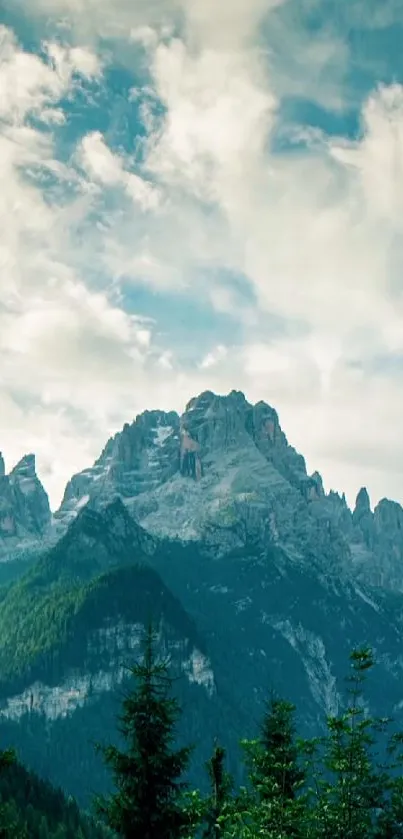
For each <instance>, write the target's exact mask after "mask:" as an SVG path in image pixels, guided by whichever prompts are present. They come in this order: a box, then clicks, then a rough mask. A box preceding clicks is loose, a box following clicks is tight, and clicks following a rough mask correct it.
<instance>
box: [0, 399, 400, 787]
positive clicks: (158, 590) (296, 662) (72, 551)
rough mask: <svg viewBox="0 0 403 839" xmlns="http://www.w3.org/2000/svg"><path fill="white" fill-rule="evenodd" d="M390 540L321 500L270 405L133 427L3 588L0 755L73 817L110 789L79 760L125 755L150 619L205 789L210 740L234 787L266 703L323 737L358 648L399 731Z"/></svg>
mask: <svg viewBox="0 0 403 839" xmlns="http://www.w3.org/2000/svg"><path fill="white" fill-rule="evenodd" d="M402 521H403V510H402V508H401V507H400V505H398V504H396V503H395V502H392V501H387V500H383V501H381V502H380V503H379V504H378V505H377V507H376V508H375V510H374V511H372V510H371V505H370V500H369V497H368V493H367V492H366V490H365V489H362V490H361V491H360V492H359V494H358V497H357V502H356V505H355V508H354V510H353V511H351V510H350V509H349V508H348V506H347V504H346V500H345V497H344V496H343V495H339V494H338V493H336V492H334V491H330V492H329V493H326V492H325V491H324V488H323V483H322V479H321V477H320V475H319V474H318V473H316V472H315V473H314V474H313V475H308V473H307V470H306V465H305V461H304V459H303V457H302V456H301V455H300V454H298V453H297V452H296V451H295V449H294V448H293V447H292V446H290V445H289V443H288V441H287V438H286V436H285V434H284V432H283V431H282V429H281V427H280V423H279V419H278V415H277V413H276V412H275V410H274V409H273V408H271V407H270V406H269V405H267V404H266V403H264V402H258V403H257V404H256V405H251V404H250V403H248V402H247V400H246V399H245V397H244V396H243V394H241V393H239V392H236V391H232V392H231V393H230V394H229V395H228V396H225V397H220V396H216V395H215V394H213V393H211V392H206V393H203V394H201V395H200V396H199V397H196V398H194V399H192V400H191V401H190V402H189V404H188V405H187V407H186V410H185V412H184V414H183V415H182V416H181V417H179V416H178V415H177V414H176V413H174V412H169V413H164V412H162V411H146V412H144V413H143V414H141V415H140V416H138V417H137V418H136V420H135V421H134V422H133V423H132V424H130V425H129V424H127V425H125V426H124V428H123V429H122V431H121V432H119V433H118V434H116V435H115V436H114V437H113V438H112V439H111V440H110V441H109V442H108V443H107V444H106V446H105V448H104V450H103V452H102V453H101V455H100V457H99V458H98V460H97V461H96V463H95V464H94V466H92V467H89V468H88V469H85V470H84V471H83V472H82V473H80V474H78V475H75V476H74V477H73V478H72V479H71V481H70V482H69V484H68V486H67V487H66V491H65V494H64V498H63V502H62V504H61V507H60V509H59V510H58V511H57V513H56V514H55V516H54V521H53V522H52V527H51V528H50V530H49V529H48V530H47V531H46V528H45V530H44V531H43V533H44V535H43V536H42V537H41V538H42V540H45V541H42V543H41V544H42V548H41V552H40V553H39V554H37V555H36V558H35V561H34V562H33V564H32V566H31V567H30V569H29V570H28V572H27V573H26V574H25V575H24V576H22V577H21V578H20V579H19V580H17V581H14V582H11V583H9V584H8V585H7V586H6V587H3V589H0V602H1V610H0V698H1V706H2V713H3V721H2V723H1V730H2V736H3V738H5V740H6V741H7V742H10V743H16V744H17V745H18V747H19V748H20V749H21V754H22V757H23V759H24V761H26V762H27V763H28V765H32V766H33V767H34V768H35V769H36V770H37V771H38V772H41V773H42V774H43V775H45V776H49V775H50V774H51V775H52V778H54V779H55V781H56V782H57V783H59V784H62V785H63V787H64V788H65V789H66V790H68V791H69V792H72V793H74V794H75V795H77V796H78V798H79V800H80V801H81V802H82V803H87V802H88V799H89V796H90V792H91V790H90V788H89V782H88V779H89V778H91V783H92V784H94V785H95V787H92V788H93V789H94V788H96V789H97V790H99V791H102V790H105V789H106V788H107V783H108V781H107V778H106V776H105V774H103V769H102V767H101V765H100V763H99V762H97V759H96V758H95V756H94V753H93V748H92V745H91V742H89V741H91V740H97V739H100V738H102V736H103V735H104V734H105V732H107V733H108V735H109V736H110V737H112V738H113V737H117V736H118V735H117V732H116V715H117V713H118V711H119V701H118V697H119V695H120V694H119V691H120V689H121V685H122V684H123V683H124V666H123V665H124V663H125V662H127V661H130V659H131V658H132V657H133V656H135V655H136V653H137V650H138V639H139V632H140V630H141V628H142V627H143V626H144V625H145V623H146V622H147V619H148V617H149V616H150V613H152V615H153V618H154V620H155V621H156V623H157V625H158V626H159V628H160V629H159V638H160V641H159V644H160V650H161V653H162V654H164V653H165V652H166V651H167V650H168V651H169V652H170V654H171V656H172V666H173V669H174V671H175V673H176V674H177V675H179V674H181V678H180V679H179V680H178V682H177V690H178V694H179V696H180V700H181V702H182V704H183V707H184V717H183V723H182V727H181V731H180V737H181V738H182V740H184V741H186V742H189V741H190V742H196V743H197V744H198V749H197V750H196V753H195V758H194V762H193V766H192V772H193V777H194V778H195V780H196V782H197V783H201V778H202V766H203V761H204V759H205V758H206V757H207V756H208V753H209V751H210V748H211V745H212V742H213V739H214V737H215V736H216V735H218V736H219V737H220V739H221V741H222V742H223V743H224V745H226V746H227V748H228V752H229V760H230V769H231V770H232V771H233V772H234V774H235V776H236V778H237V780H240V777H239V774H238V776H237V772H238V766H239V759H238V756H239V751H238V740H239V738H240V737H241V736H253V735H254V734H255V732H256V727H257V725H258V722H259V718H260V716H261V714H262V712H263V708H264V703H265V700H266V698H267V695H268V692H269V691H270V690H271V689H274V690H275V691H276V692H277V693H279V694H281V695H282V696H284V697H286V698H288V699H291V700H292V701H294V702H295V703H296V704H297V707H298V711H299V719H298V724H299V729H300V732H301V733H304V734H314V733H318V732H319V731H320V730H321V728H322V726H323V722H324V718H325V715H326V714H327V713H333V712H335V711H336V710H337V709H338V708H339V707H340V705H341V703H342V701H343V696H344V695H345V685H344V682H343V676H344V674H345V672H346V667H347V665H348V655H349V652H350V651H351V649H352V647H354V646H357V645H363V644H368V645H370V646H371V647H372V648H373V649H374V652H375V656H376V660H377V662H378V667H377V671H376V678H375V679H373V680H371V684H370V685H369V691H368V699H369V703H370V706H371V710H372V711H373V713H374V715H375V716H385V715H386V714H389V713H392V714H393V715H395V717H396V720H397V722H398V723H400V724H402V725H403V713H402V709H403V658H402V656H401V648H402V639H403V624H402V622H403V617H402V615H403V594H402V589H403V579H402V570H401V556H402V550H403V538H402V532H403V531H402ZM46 540H47V541H46ZM9 565H13V563H9ZM122 680H123V681H122ZM385 697H387V706H386V705H385Z"/></svg>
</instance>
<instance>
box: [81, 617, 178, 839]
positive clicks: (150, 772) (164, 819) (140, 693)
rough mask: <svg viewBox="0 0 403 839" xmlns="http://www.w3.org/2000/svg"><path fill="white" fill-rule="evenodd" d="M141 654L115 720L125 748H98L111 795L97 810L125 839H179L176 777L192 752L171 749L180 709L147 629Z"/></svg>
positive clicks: (102, 800)
mask: <svg viewBox="0 0 403 839" xmlns="http://www.w3.org/2000/svg"><path fill="white" fill-rule="evenodd" d="M143 650H144V654H143V658H142V660H141V661H140V662H139V663H136V664H135V665H134V666H133V667H131V668H130V672H131V674H132V675H133V676H134V678H135V681H136V684H135V686H134V688H133V689H132V690H131V691H130V692H129V693H128V695H127V696H126V697H125V699H124V702H123V712H122V715H121V717H120V731H121V733H122V734H123V737H124V738H125V740H126V743H127V749H126V751H121V750H120V749H118V748H117V747H116V746H113V745H109V746H106V747H105V746H98V749H100V751H101V752H102V753H103V755H104V759H105V762H106V764H107V765H108V766H109V767H111V769H112V772H113V778H114V784H115V787H116V791H115V793H114V794H113V795H111V796H110V797H109V798H103V799H98V800H97V802H96V808H97V810H98V813H99V814H102V815H103V816H104V818H105V820H106V823H107V824H108V826H109V827H110V828H112V830H114V831H115V832H116V833H117V834H118V835H119V836H122V837H124V839H178V837H180V836H182V835H186V832H187V831H188V826H189V815H188V812H187V809H186V806H185V803H184V802H185V796H184V793H185V789H186V784H185V783H184V782H183V781H182V780H181V777H182V774H183V772H184V771H185V770H186V768H187V766H188V763H189V759H190V752H191V749H189V748H187V747H184V748H180V749H175V748H174V739H175V726H176V722H177V720H178V717H179V715H180V709H179V705H178V702H177V700H176V699H174V698H172V697H171V696H170V695H169V694H170V690H171V686H172V679H171V678H170V677H169V670H168V667H169V662H168V661H167V660H165V661H158V660H157V657H156V652H155V634H154V632H153V630H152V628H151V626H150V627H149V628H148V630H147V632H146V633H145V637H144V639H143Z"/></svg>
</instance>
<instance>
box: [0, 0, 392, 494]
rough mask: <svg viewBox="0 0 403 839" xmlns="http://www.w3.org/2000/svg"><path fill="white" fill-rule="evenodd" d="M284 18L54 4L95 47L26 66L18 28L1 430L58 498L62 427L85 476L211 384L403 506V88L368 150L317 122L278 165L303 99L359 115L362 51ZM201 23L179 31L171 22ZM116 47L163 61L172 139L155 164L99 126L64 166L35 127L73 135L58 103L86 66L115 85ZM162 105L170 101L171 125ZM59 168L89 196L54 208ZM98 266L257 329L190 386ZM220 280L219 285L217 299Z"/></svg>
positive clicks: (162, 136)
mask: <svg viewBox="0 0 403 839" xmlns="http://www.w3.org/2000/svg"><path fill="white" fill-rule="evenodd" d="M354 5H355V6H356V5H357V4H354ZM275 6H276V4H272V3H270V2H265V0H253V1H251V0H249V2H247V0H236V2H234V3H232V4H225V3H221V4H216V3H212V2H210V0H190V2H186V3H185V2H184V0H183V2H182V0H178V2H162V0H161V2H153V3H152V2H147V3H146V2H138V3H132V2H131V0H130V2H129V0H115V2H108V3H106V2H103V0H97V3H88V2H84V0H74V2H73V0H36V3H35V5H34V8H35V10H36V11H38V10H40V12H41V13H43V14H44V15H54V20H56V19H57V18H60V17H61V16H63V15H65V16H66V17H67V22H68V24H69V25H71V27H72V32H71V33H70V34H71V38H72V43H73V44H74V46H72V47H69V46H60V44H58V45H55V44H54V45H53V46H51V47H49V46H48V47H47V55H44V57H43V58H39V57H35V56H31V55H29V54H27V53H24V52H23V51H22V50H21V49H19V48H18V46H17V44H16V43H15V40H13V38H12V37H11V36H10V34H9V33H7V32H6V31H5V30H4V31H3V41H2V44H3V47H2V49H3V53H2V54H3V63H2V65H1V67H0V113H1V114H2V115H3V116H4V117H5V118H6V119H7V120H8V125H7V127H6V129H5V130H4V133H3V135H2V138H1V144H2V145H1V148H0V155H1V160H2V164H3V165H4V172H5V175H4V179H3V182H2V192H1V193H0V222H1V226H0V230H1V232H0V261H1V264H2V266H3V272H2V276H4V278H5V279H4V289H5V298H4V302H5V310H4V311H2V312H1V313H0V321H1V324H0V325H1V330H0V336H1V337H0V346H1V349H0V354H1V367H0V375H1V376H2V381H3V394H4V395H3V403H4V404H3V414H1V411H0V416H4V417H8V419H7V420H1V419H0V432H1V436H2V439H4V440H5V441H6V442H7V444H8V446H9V447H10V451H11V452H16V449H17V448H18V447H19V446H20V442H18V445H17V443H16V442H15V441H16V440H17V437H18V440H19V441H20V439H22V438H23V437H24V439H25V437H26V439H27V445H26V447H27V448H38V446H35V445H34V443H35V440H37V441H38V444H39V446H40V452H41V457H42V458H43V462H45V460H46V459H47V460H46V462H49V463H50V464H51V467H49V468H52V469H53V472H52V476H53V477H51V480H52V482H53V483H52V486H53V487H56V484H57V480H59V483H58V484H57V487H58V490H57V491H59V490H60V489H61V486H60V483H61V478H59V479H57V478H56V471H55V470H56V466H55V464H57V470H58V471H59V473H60V476H61V475H62V474H63V479H64V477H67V475H66V470H67V465H63V463H64V461H63V463H62V462H61V456H60V451H61V450H62V448H63V446H62V439H63V435H65V437H66V439H67V440H68V441H69V442H68V443H67V444H66V464H67V454H68V457H72V458H73V461H72V464H71V466H74V468H78V467H79V466H84V465H85V463H86V462H87V461H88V460H91V458H92V457H93V456H95V455H96V454H97V453H98V449H99V448H100V447H101V445H102V443H103V442H104V438H105V437H106V436H107V433H108V432H109V431H112V430H115V429H116V428H118V427H119V425H120V424H121V423H122V422H123V421H124V420H125V419H130V417H131V416H132V415H133V413H135V411H136V410H141V409H142V408H145V407H154V406H161V407H166V408H170V407H177V408H179V409H181V408H182V407H183V405H184V403H185V401H186V399H187V398H188V397H190V396H191V395H192V394H194V393H195V392H197V391H198V390H202V389H204V388H205V387H206V388H210V389H211V388H213V389H217V390H218V391H219V392H226V391H228V390H229V389H230V388H231V387H236V388H243V389H245V391H246V393H247V395H248V396H249V397H250V398H251V399H254V400H258V399H260V398H265V399H267V400H268V401H270V402H271V403H272V404H274V406H275V407H276V408H278V410H279V412H280V417H281V420H282V423H283V426H284V428H285V430H286V432H287V434H288V436H289V438H290V440H291V442H292V443H294V444H296V445H297V446H298V448H299V449H300V450H302V451H303V453H304V454H306V455H307V458H308V463H309V465H310V467H311V468H312V469H314V468H316V467H319V468H320V469H322V470H323V472H324V477H325V481H326V483H327V484H329V483H331V484H332V485H333V486H336V487H340V488H346V489H347V491H348V493H349V497H350V499H351V498H352V496H353V495H354V492H355V489H356V488H358V487H359V485H361V483H366V482H368V483H369V485H370V488H371V487H372V494H373V496H374V498H375V499H376V497H377V496H379V495H381V494H385V493H387V492H389V494H392V492H395V493H396V494H397V495H398V496H399V497H400V498H401V499H403V495H402V490H401V488H400V483H399V481H400V477H399V474H400V472H401V461H403V445H402V443H401V434H400V419H399V418H400V416H401V414H402V411H403V396H402V393H403V390H402V388H401V379H400V378H399V375H398V374H395V375H394V376H392V375H391V374H388V375H386V373H385V372H384V373H383V374H382V373H380V372H377V373H376V374H375V373H374V372H373V369H372V366H371V362H372V359H373V357H374V356H378V357H381V356H387V355H388V354H391V353H401V352H402V351H403V328H402V327H403V310H402V301H401V280H400V277H401V271H402V234H403V230H402V218H403V215H402V209H403V208H402V206H401V203H402V199H401V196H402V195H403V140H402V137H403V110H402V103H403V95H402V88H401V87H400V86H399V85H391V86H389V87H383V88H380V89H377V90H374V91H373V92H372V93H371V94H370V96H369V97H368V99H367V102H366V103H365V104H364V107H363V109H362V135H361V136H360V137H359V138H358V139H357V140H356V141H355V142H354V143H347V142H346V141H343V140H342V139H339V140H337V141H336V140H334V139H333V140H332V141H329V140H328V138H327V137H326V135H323V134H322V135H320V134H318V133H316V134H315V136H314V137H313V135H312V132H311V131H310V128H309V126H308V127H307V129H305V128H304V127H303V128H302V131H305V136H306V138H307V140H308V144H309V148H308V149H305V150H304V149H299V151H297V150H295V151H293V152H292V153H288V152H284V153H283V154H279V153H278V152H277V153H274V152H273V150H272V145H273V140H274V139H275V136H276V131H277V129H278V128H279V127H280V128H281V126H279V118H280V117H279V113H280V109H279V106H280V105H281V99H282V97H284V96H288V95H290V94H296V95H301V96H304V95H307V93H308V94H310V95H312V97H313V98H314V99H315V101H316V102H319V103H322V104H323V105H325V106H329V105H330V106H331V107H333V108H335V109H339V110H340V109H342V108H343V107H344V106H345V103H346V90H345V84H346V78H347V77H348V74H346V69H348V62H349V57H350V48H349V46H348V44H347V42H346V40H345V39H344V40H343V38H342V37H341V35H340V33H338V34H337V35H336V34H335V32H334V30H333V27H332V26H331V24H330V23H329V25H328V26H327V28H326V30H325V31H324V32H323V33H322V36H321V38H318V39H317V40H315V41H313V40H312V39H310V38H308V37H307V33H306V31H304V30H303V27H302V24H301V20H300V17H299V12H298V9H297V6H296V4H292V3H290V2H288V3H285V4H283V5H282V6H281V7H280V6H278V8H275ZM301 14H302V12H301ZM287 15H288V16H287ZM181 19H182V20H183V26H182V27H180V26H178V27H177V29H176V36H175V38H172V37H171V36H170V34H169V27H170V26H172V25H173V24H174V23H178V22H179V21H180V20H181ZM262 22H263V23H264V26H265V31H266V34H267V33H268V38H269V42H270V45H271V50H270V51H269V53H267V51H265V44H264V42H263V41H262V35H261V29H259V26H260V25H261V24H262ZM286 24H287V25H288V29H287V27H286ZM270 27H271V28H270ZM63 31H65V32H67V33H69V29H68V27H67V28H66V30H63ZM161 33H163V34H161ZM285 33H287V37H285ZM99 36H107V37H112V38H113V37H116V38H117V39H118V47H119V56H120V51H121V50H122V51H124V52H125V60H126V59H127V56H128V54H130V55H131V57H132V59H131V60H133V61H135V60H136V56H137V55H138V52H136V50H137V47H138V44H139V43H140V44H141V45H142V46H143V47H145V48H146V56H145V57H142V61H147V60H148V61H149V71H150V80H149V89H150V88H151V96H150V97H149V99H150V102H151V104H150V103H149V113H148V119H147V126H148V128H149V130H150V132H151V136H150V137H149V142H148V146H147V147H146V149H145V151H146V159H145V166H144V167H142V168H140V167H139V166H135V165H134V163H133V160H131V159H129V158H128V157H125V156H124V155H123V153H120V152H119V153H117V152H116V151H115V150H113V147H112V144H111V141H110V139H109V137H108V135H107V134H106V133H105V136H103V135H102V134H101V133H100V132H99V131H93V132H92V133H88V134H87V135H85V136H84V137H83V138H82V139H81V141H80V143H79V144H78V146H77V152H76V156H75V159H74V161H72V162H71V163H70V164H61V163H60V161H57V160H55V159H54V157H55V147H54V145H53V143H52V136H51V135H49V134H48V132H47V131H46V134H41V133H40V132H39V131H38V130H34V128H33V127H32V126H30V124H29V120H27V118H28V117H29V115H31V114H34V115H40V116H41V118H42V119H43V120H44V121H46V123H47V124H50V125H54V124H55V123H56V124H60V125H61V123H62V119H63V113H62V112H61V110H60V106H59V101H60V98H61V96H64V95H65V94H66V93H67V92H68V91H69V90H71V88H72V86H73V85H74V83H75V79H76V76H77V74H80V84H85V83H86V81H87V80H88V79H91V80H94V79H98V78H99V74H100V72H101V71H102V61H101V60H100V59H99V58H98V57H97V55H98V53H97V39H98V37H99ZM293 54H294V55H295V56H296V57H295V60H293V61H292V62H291V58H290V56H292V55H293ZM15 78H18V79H19V84H18V85H15V84H12V83H11V80H12V79H15ZM139 95H141V92H140V94H139ZM348 99H349V96H348V95H347V100H348ZM155 101H157V102H158V101H159V102H160V103H161V104H162V105H163V109H160V113H159V115H157V116H155V114H154V113H153V103H155ZM24 120H25V122H24ZM61 130H63V128H62V129H61ZM302 131H301V136H302ZM78 163H79V164H80V166H79V167H78V168H79V171H77V169H76V168H75V166H76V164H78ZM38 167H39V168H40V169H41V171H43V170H45V169H46V171H48V172H49V171H52V172H53V173H54V174H55V175H56V176H57V178H59V179H60V180H61V179H65V180H66V181H68V179H69V178H71V179H72V180H73V182H74V183H75V190H76V191H75V194H74V198H73V199H72V200H71V201H70V203H68V204H67V205H66V204H63V205H60V206H59V204H57V202H53V203H52V202H49V200H48V199H47V196H46V194H45V192H44V191H43V190H42V187H41V183H40V182H39V181H35V180H34V179H33V176H32V172H33V171H34V170H35V169H36V168H38ZM80 167H81V169H80ZM28 168H29V170H30V172H31V174H30V175H28ZM111 197H113V199H114V200H113V202H112V201H111V202H110V203H111V204H113V206H112V207H111V206H108V209H107V210H106V211H105V212H104V215H103V218H102V223H100V224H99V226H96V224H95V223H94V224H93V225H90V223H89V219H90V218H91V213H93V211H94V208H95V209H96V210H97V212H100V210H99V207H100V205H101V204H102V200H103V199H108V198H111ZM98 202H99V203H98ZM10 207H12V208H13V211H12V212H11V213H10ZM144 211H145V212H144ZM81 228H82V229H83V231H84V233H83V239H84V240H85V242H84V244H83V245H82V248H83V251H82V252H80V253H77V252H76V249H75V246H76V243H77V239H76V238H75V237H74V233H75V231H76V230H77V229H81ZM49 231H51V235H50V234H49ZM86 264H88V265H90V266H91V268H92V270H93V271H94V272H95V271H98V269H99V271H100V275H102V269H103V270H104V272H105V271H106V272H107V274H108V276H110V277H111V278H112V280H113V281H114V282H116V281H119V280H120V279H121V278H122V277H124V278H125V279H126V280H130V279H132V280H135V281H136V282H137V281H138V280H139V279H141V281H142V282H144V283H147V284H149V285H151V286H156V287H158V288H160V289H161V288H162V289H164V290H165V291H166V290H169V289H171V290H172V289H175V290H176V289H178V288H181V289H182V290H183V289H186V288H187V289H188V290H189V291H190V292H191V293H193V294H194V295H196V296H197V295H204V297H206V296H207V297H209V299H210V300H211V301H212V302H213V305H214V306H215V307H216V310H217V311H218V312H221V313H222V312H225V313H232V314H233V315H234V317H235V318H236V319H237V320H238V321H240V322H242V329H243V333H242V334H243V339H244V343H243V346H239V345H238V346H233V347H231V346H229V345H227V342H226V340H225V342H224V339H223V340H222V341H221V340H220V339H218V340H217V338H216V336H214V338H213V339H212V347H211V350H210V351H209V352H208V353H205V354H204V355H203V353H201V354H200V361H199V367H198V369H196V370H192V371H189V372H184V371H183V368H182V366H181V358H180V357H179V358H178V357H176V356H175V352H174V349H173V348H167V347H165V346H159V345H158V342H157V340H156V338H155V337H154V334H153V327H150V325H149V324H145V323H142V322H141V321H139V320H136V319H133V318H131V317H130V316H129V315H128V314H127V313H125V312H124V311H122V310H121V309H119V307H118V305H117V303H116V301H115V303H112V302H111V299H109V297H108V294H107V293H106V292H105V291H104V292H102V293H101V292H100V291H99V292H98V293H94V291H93V290H92V291H90V290H89V288H88V287H86V286H85V284H84V280H85V273H84V274H82V273H80V271H79V270H78V268H80V267H81V268H83V267H85V265H86ZM4 267H5V269H6V270H5V271H4ZM223 267H224V268H225V269H226V270H229V271H230V272H231V271H232V272H234V273H235V274H237V273H239V274H241V275H242V276H243V277H244V278H246V279H247V280H248V281H249V282H250V285H251V290H252V291H253V295H254V298H255V300H256V301H257V302H256V303H254V302H253V303H250V304H248V305H246V304H245V303H244V302H243V301H242V298H241V295H239V294H237V293H236V290H233V289H232V288H228V287H227V285H225V286H224V284H223V283H221V280H220V268H223ZM204 269H207V272H211V273H212V274H213V275H216V276H217V277H218V278H219V279H218V281H217V284H216V285H215V286H214V285H213V284H212V283H211V282H210V280H206V282H205V283H204V284H203V288H201V289H200V288H199V287H197V286H196V283H198V282H199V279H198V278H199V277H200V276H202V277H203V270H204ZM103 276H104V275H103ZM209 276H210V274H209ZM103 282H104V283H105V279H103ZM253 295H252V299H253ZM267 315H270V317H272V316H275V318H276V319H277V321H278V323H279V324H280V326H281V324H282V325H283V332H282V334H280V335H276V338H274V337H273V335H272V334H271V333H270V328H269V326H268V327H267V334H264V330H263V326H262V324H264V322H265V316H267ZM268 323H270V321H268ZM156 332H158V324H157V325H156ZM224 343H225V346H224ZM353 362H361V364H362V366H363V372H359V366H357V364H356V365H355V366H354V364H353ZM16 393H17V396H16ZM22 393H24V394H25V398H26V399H29V400H31V402H33V401H35V400H36V408H35V410H31V409H25V410H23V409H21V407H20V403H19V402H18V399H20V401H21V394H22ZM17 397H18V398H17ZM75 412H76V413H77V415H78V416H79V419H77V416H76V413H75ZM47 422H48V427H49V428H50V429H51V434H52V441H50V440H49V441H48V442H47V443H46V442H44V439H43V435H44V429H45V428H46V423H47ZM17 426H18V428H19V429H21V432H19V433H18V435H17V434H16V432H15V430H14V429H15V428H16V427H17ZM90 428H91V429H95V431H94V433H93V434H92V435H91V443H88V442H87V441H85V439H86V435H87V434H88V433H89V429H90ZM53 440H54V442H53ZM13 441H14V442H13ZM28 441H29V446H28ZM74 441H76V449H75V451H76V454H74V451H73V450H74ZM3 448H6V446H5V444H3ZM90 449H91V451H90ZM90 455H91V457H90ZM79 461H80V462H79ZM52 464H53V466H52ZM69 469H70V465H69ZM388 488H389V489H388Z"/></svg>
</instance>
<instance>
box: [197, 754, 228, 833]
mask: <svg viewBox="0 0 403 839" xmlns="http://www.w3.org/2000/svg"><path fill="white" fill-rule="evenodd" d="M225 754H226V753H225V749H224V748H223V747H222V746H219V745H217V744H216V745H215V746H214V750H213V754H212V756H211V758H210V760H209V761H208V762H207V772H208V776H209V779H210V790H211V791H210V795H209V796H208V797H207V799H206V801H205V803H204V813H203V822H204V830H203V839H218V837H220V836H221V835H222V826H223V824H225V822H226V821H228V818H229V817H230V814H231V813H232V810H233V802H232V799H231V796H230V793H231V789H232V779H231V777H230V775H229V773H228V772H227V771H226V769H225Z"/></svg>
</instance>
